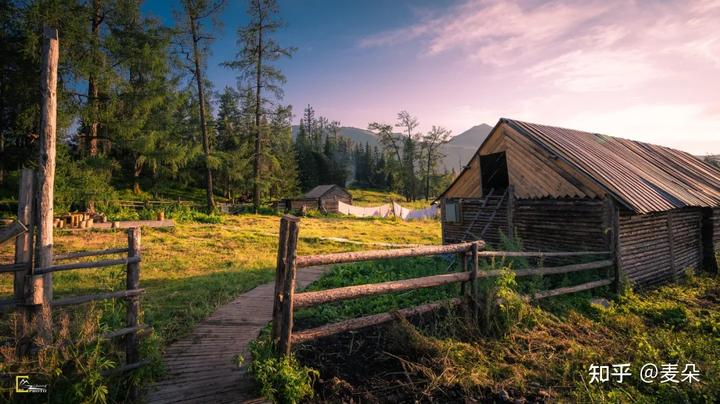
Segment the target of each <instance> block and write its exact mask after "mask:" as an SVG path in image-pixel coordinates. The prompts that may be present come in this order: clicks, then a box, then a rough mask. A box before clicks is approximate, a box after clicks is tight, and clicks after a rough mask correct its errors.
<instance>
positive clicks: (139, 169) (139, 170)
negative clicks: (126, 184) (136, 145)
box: [133, 159, 143, 195]
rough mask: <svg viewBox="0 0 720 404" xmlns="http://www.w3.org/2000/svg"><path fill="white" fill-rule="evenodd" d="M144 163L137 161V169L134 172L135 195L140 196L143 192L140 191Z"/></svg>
mask: <svg viewBox="0 0 720 404" xmlns="http://www.w3.org/2000/svg"><path fill="white" fill-rule="evenodd" d="M142 167H143V165H142V163H140V162H138V160H137V159H136V160H135V167H134V170H133V193H134V194H135V195H139V194H140V192H141V189H140V173H142Z"/></svg>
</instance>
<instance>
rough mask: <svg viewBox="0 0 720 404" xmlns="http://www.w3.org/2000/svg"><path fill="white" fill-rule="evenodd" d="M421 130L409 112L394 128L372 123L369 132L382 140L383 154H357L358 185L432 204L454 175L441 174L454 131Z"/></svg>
mask: <svg viewBox="0 0 720 404" xmlns="http://www.w3.org/2000/svg"><path fill="white" fill-rule="evenodd" d="M418 126H420V123H419V122H418V119H417V118H416V117H414V116H412V115H411V114H410V113H409V112H407V111H401V112H400V113H398V115H397V122H396V123H395V125H394V127H393V125H392V124H388V123H378V122H372V123H370V124H369V125H368V130H370V131H373V132H374V133H375V134H376V135H377V136H378V137H379V139H380V144H381V145H382V150H381V152H378V151H377V150H375V149H373V150H372V152H371V151H370V148H369V146H368V145H366V147H365V150H362V151H361V150H359V149H358V150H356V153H357V155H358V156H359V158H358V159H357V160H356V172H357V173H358V176H357V180H358V182H360V183H367V184H369V185H370V186H373V187H381V188H382V187H384V188H386V189H391V190H393V191H396V192H399V193H401V194H402V195H403V196H404V197H405V198H406V199H407V200H408V201H414V200H417V199H419V198H420V197H424V198H425V199H426V200H429V199H430V198H432V197H433V196H436V195H438V194H439V193H440V192H442V191H443V190H444V189H445V188H447V187H448V186H449V185H450V182H451V181H452V178H453V177H454V173H452V172H450V173H448V172H443V173H438V164H439V163H440V161H441V160H442V158H443V157H445V155H444V154H443V153H442V146H443V145H445V144H447V143H448V141H449V140H450V131H449V130H447V129H445V128H443V127H440V126H433V127H432V129H430V130H429V131H428V132H427V133H421V132H419V131H417V128H418ZM393 129H397V130H398V131H399V133H395V132H394V130H393Z"/></svg>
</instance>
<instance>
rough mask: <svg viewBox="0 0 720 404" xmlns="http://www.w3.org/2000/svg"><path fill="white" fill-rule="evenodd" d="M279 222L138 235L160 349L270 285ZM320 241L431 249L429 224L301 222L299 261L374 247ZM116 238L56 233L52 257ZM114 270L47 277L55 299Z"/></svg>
mask: <svg viewBox="0 0 720 404" xmlns="http://www.w3.org/2000/svg"><path fill="white" fill-rule="evenodd" d="M279 222H280V217H279V216H271V215H257V216H255V215H239V216H223V217H222V223H220V224H202V223H179V224H177V225H176V227H174V228H168V229H143V235H142V249H143V262H142V267H141V277H140V284H141V286H142V287H143V288H145V289H146V292H145V295H144V296H143V298H142V302H141V304H142V307H143V309H144V313H145V321H146V322H147V323H148V324H151V325H153V327H155V329H156V331H157V333H158V334H159V335H160V336H161V337H162V339H163V340H164V341H165V343H168V342H171V341H173V340H175V339H178V338H180V337H181V336H183V335H185V334H186V333H188V332H189V331H190V330H191V329H192V327H193V325H194V324H195V323H197V322H198V321H199V320H201V319H203V318H205V317H206V316H208V315H209V314H210V313H211V312H212V311H213V310H214V309H215V308H216V307H218V306H219V305H221V304H223V303H226V302H228V301H229V300H231V299H232V298H233V297H235V296H237V295H239V294H240V293H242V292H244V291H247V290H249V289H252V288H253V287H255V286H257V285H259V284H262V283H265V282H269V281H271V280H272V279H273V274H274V267H275V260H276V254H277V233H278V226H279ZM326 237H337V238H344V239H348V240H353V241H361V242H390V243H399V244H436V243H439V242H440V226H439V223H438V222H437V221H415V222H403V221H397V220H394V219H382V220H380V219H342V218H304V219H302V222H301V224H300V244H299V248H298V253H299V254H310V253H323V252H338V251H352V250H358V249H369V248H379V247H377V246H366V245H358V244H349V243H341V242H336V241H327V240H323V238H326ZM126 243H127V236H126V233H125V232H123V231H80V232H74V233H70V232H67V231H62V232H58V233H56V236H55V252H56V253H64V252H72V251H80V250H94V249H105V248H111V247H122V246H125V245H126ZM12 251H13V250H12V249H11V247H10V246H5V247H3V248H2V250H0V262H10V261H11V256H12ZM122 276H123V274H122V273H121V268H120V267H118V268H116V269H111V270H75V271H67V272H59V273H56V274H55V275H54V293H55V296H56V297H62V296H68V295H80V294H85V293H92V292H97V291H106V290H111V289H120V288H122V287H121V285H122ZM11 294H12V280H11V276H10V275H8V274H3V275H2V276H1V281H0V295H5V296H9V295H11Z"/></svg>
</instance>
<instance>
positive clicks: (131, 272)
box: [125, 227, 140, 400]
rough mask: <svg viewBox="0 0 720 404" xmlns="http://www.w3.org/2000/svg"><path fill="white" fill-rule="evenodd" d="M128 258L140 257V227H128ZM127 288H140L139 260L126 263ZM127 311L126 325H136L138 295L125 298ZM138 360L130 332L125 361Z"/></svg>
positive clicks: (136, 342) (131, 392)
mask: <svg viewBox="0 0 720 404" xmlns="http://www.w3.org/2000/svg"><path fill="white" fill-rule="evenodd" d="M127 234H128V259H129V258H135V257H138V258H139V257H140V228H139V227H133V228H131V229H128V232H127ZM125 286H126V288H127V290H132V289H139V288H140V262H138V261H135V262H128V264H127V282H126V285H125ZM126 299H127V300H126V303H127V312H126V316H125V321H126V327H137V325H138V314H139V312H140V296H130V297H128V298H126ZM139 361H140V353H139V349H138V337H137V332H131V333H129V334H127V335H126V336H125V363H126V364H127V365H130V364H133V363H137V362H139ZM129 396H130V398H131V400H135V396H136V392H135V386H133V387H132V388H131V390H130V392H129Z"/></svg>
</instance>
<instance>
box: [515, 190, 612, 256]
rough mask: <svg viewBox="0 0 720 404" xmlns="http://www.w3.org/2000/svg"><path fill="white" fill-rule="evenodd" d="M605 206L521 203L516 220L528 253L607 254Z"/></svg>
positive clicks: (567, 202) (576, 201)
mask: <svg viewBox="0 0 720 404" xmlns="http://www.w3.org/2000/svg"><path fill="white" fill-rule="evenodd" d="M604 208H605V206H604V202H603V201H602V200H599V199H588V198H584V199H580V198H573V199H570V198H568V199H551V198H545V199H519V200H516V201H515V212H514V216H513V220H514V221H515V223H514V226H515V230H516V234H517V236H518V237H519V238H520V240H522V243H523V247H524V249H525V250H528V251H601V250H606V249H607V248H608V246H607V238H606V236H605V231H604V230H605V227H607V226H608V225H607V223H605V221H604V220H605V211H604Z"/></svg>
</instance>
